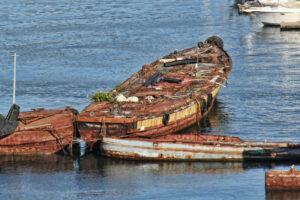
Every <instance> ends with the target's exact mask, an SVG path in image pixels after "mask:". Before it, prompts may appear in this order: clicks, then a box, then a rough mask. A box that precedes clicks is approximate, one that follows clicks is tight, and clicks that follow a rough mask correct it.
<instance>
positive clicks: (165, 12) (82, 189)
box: [0, 0, 300, 200]
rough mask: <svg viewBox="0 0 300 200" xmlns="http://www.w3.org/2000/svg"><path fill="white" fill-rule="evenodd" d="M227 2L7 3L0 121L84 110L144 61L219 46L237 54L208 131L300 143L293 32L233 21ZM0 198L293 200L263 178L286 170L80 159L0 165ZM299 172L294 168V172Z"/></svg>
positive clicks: (1, 10) (0, 45) (297, 43)
mask: <svg viewBox="0 0 300 200" xmlns="http://www.w3.org/2000/svg"><path fill="white" fill-rule="evenodd" d="M233 4H234V1H233V0H223V1H219V0H201V1H197V0H181V1H180V0H159V1H149V0H148V1H144V0H132V1H120V0H115V1H102V0H72V1H71V0H26V1H25V0H14V1H8V0H2V1H1V2H0V113H2V114H6V113H7V112H8V110H9V107H10V105H11V103H12V77H13V62H12V61H13V60H12V58H11V55H12V54H13V53H14V52H16V53H17V54H18V55H19V56H18V58H17V65H18V67H17V92H16V95H17V97H16V101H17V104H19V105H20V106H21V110H22V111H26V110H30V109H31V108H37V107H44V108H64V107H65V106H72V107H74V108H76V109H78V110H82V109H83V108H84V107H85V106H87V105H88V103H89V102H88V100H87V96H88V95H89V94H92V93H93V92H94V91H108V90H110V89H112V88H113V87H114V86H115V85H116V84H119V83H121V82H122V81H124V80H125V79H127V78H128V77H129V76H130V75H131V74H132V73H134V72H136V71H137V70H139V69H140V68H141V66H142V65H143V64H146V63H150V62H152V61H154V60H155V59H157V58H159V57H161V56H163V55H166V54H168V53H169V52H172V51H173V50H174V49H183V48H187V47H190V46H194V45H196V44H197V42H198V41H204V40H205V39H206V38H207V37H208V36H211V35H218V36H220V37H221V38H223V40H224V43H225V49H226V50H227V51H228V53H229V54H230V55H231V56H232V60H233V69H232V72H231V74H230V76H229V86H228V87H227V88H222V89H221V91H220V93H219V95H218V99H217V105H216V106H215V109H214V110H213V111H212V112H211V114H210V115H209V116H208V118H207V119H205V120H204V121H203V123H202V125H203V127H202V128H201V131H202V132H203V133H213V134H225V135H234V136H239V137H241V138H242V139H245V140H256V141H262V140H265V139H266V140H268V141H293V142H297V141H300V135H299V134H298V132H299V129H300V118H299V113H300V112H299V111H300V101H299V100H300V95H299V94H300V87H299V86H300V66H299V63H300V56H299V55H300V33H299V32H297V31H280V30H279V28H274V27H263V26H262V24H260V22H259V21H257V19H256V18H255V17H253V16H245V15H238V13H237V10H236V8H235V7H234V6H233ZM2 160H3V161H1V162H0V199H51V200H53V199H63V198H64V199H96V198H98V199H171V198H172V199H268V200H270V199H288V198H290V199H298V197H300V194H297V193H296V194H295V193H293V194H289V193H280V194H278V193H276V194H266V193H265V188H264V172H265V171H266V170H268V169H270V168H273V169H279V168H282V169H287V168H289V166H290V164H292V163H286V164H284V165H282V164H262V165H261V164H257V163H256V164H255V163H254V164H250V166H249V164H244V163H229V164H226V163H225V164H224V163H199V162H197V163H135V162H125V161H117V160H111V159H105V158H99V157H98V156H94V155H86V156H84V157H80V158H74V159H72V158H69V157H61V156H54V157H50V158H48V157H47V158H44V157H43V158H35V157H33V158H31V157H29V158H28V157H27V158H23V157H21V158H6V157H5V158H3V159H2ZM297 167H299V168H300V166H298V165H297V166H296V168H297Z"/></svg>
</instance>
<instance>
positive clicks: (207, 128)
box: [177, 99, 230, 134]
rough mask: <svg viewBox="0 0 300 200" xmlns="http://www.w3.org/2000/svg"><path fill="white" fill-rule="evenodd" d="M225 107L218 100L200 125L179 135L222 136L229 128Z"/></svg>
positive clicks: (180, 132) (195, 125)
mask: <svg viewBox="0 0 300 200" xmlns="http://www.w3.org/2000/svg"><path fill="white" fill-rule="evenodd" d="M224 106H225V105H224V104H223V103H222V102H220V101H218V99H216V101H215V103H214V106H213V107H212V109H211V111H210V112H209V113H208V115H207V116H206V117H205V118H203V119H202V120H201V121H200V122H199V123H198V124H194V125H192V126H190V127H188V128H186V129H184V130H181V131H179V132H177V133H178V134H191V133H192V134H196V133H200V134H222V133H224V132H225V131H224V130H225V129H226V128H227V127H228V126H229V123H230V121H229V119H228V114H227V113H226V110H225V107H224Z"/></svg>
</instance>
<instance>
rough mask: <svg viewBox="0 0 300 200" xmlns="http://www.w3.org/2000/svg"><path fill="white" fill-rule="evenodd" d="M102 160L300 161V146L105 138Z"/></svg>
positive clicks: (192, 137)
mask: <svg viewBox="0 0 300 200" xmlns="http://www.w3.org/2000/svg"><path fill="white" fill-rule="evenodd" d="M99 152H100V154H101V155H102V156H106V157H113V158H122V159H129V160H160V161H277V160H299V158H300V157H299V155H300V146H299V145H298V144H293V143H284V142H282V143H272V142H246V141H243V140H241V139H239V138H238V137H228V136H218V135H199V134H185V135H175V134H172V135H167V136H162V137H159V138H155V139H145V138H127V139H124V138H120V137H113V136H110V137H109V136H105V137H103V138H102V140H101V142H100V143H99Z"/></svg>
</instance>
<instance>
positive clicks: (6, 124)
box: [0, 104, 76, 155]
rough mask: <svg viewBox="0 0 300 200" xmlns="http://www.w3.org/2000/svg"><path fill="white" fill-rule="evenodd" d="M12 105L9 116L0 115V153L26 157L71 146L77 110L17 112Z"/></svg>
mask: <svg viewBox="0 0 300 200" xmlns="http://www.w3.org/2000/svg"><path fill="white" fill-rule="evenodd" d="M19 109H20V108H19V106H17V105H16V104H13V106H12V107H11V109H10V111H9V113H8V115H7V117H6V118H4V117H3V116H2V115H0V154H13V155H29V154H53V153H56V152H59V151H62V152H65V148H66V147H67V146H68V145H70V144H71V143H72V139H73V134H74V131H75V130H74V127H75V126H74V124H75V117H74V115H76V110H74V109H71V108H69V107H67V108H66V109H61V110H44V109H34V110H32V111H27V112H21V113H20V112H19Z"/></svg>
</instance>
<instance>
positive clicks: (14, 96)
mask: <svg viewBox="0 0 300 200" xmlns="http://www.w3.org/2000/svg"><path fill="white" fill-rule="evenodd" d="M17 56H18V55H17V54H16V53H15V54H14V55H12V57H14V86H13V104H16V78H17V76H16V75H17V72H16V71H17Z"/></svg>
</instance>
